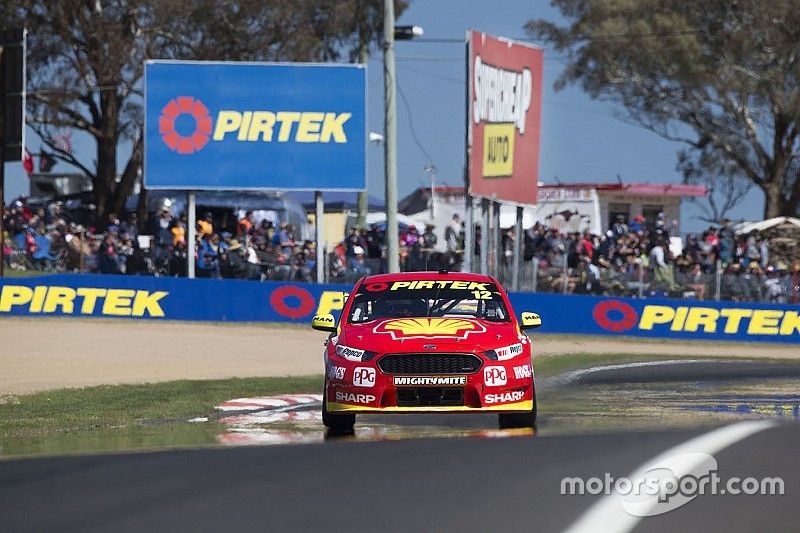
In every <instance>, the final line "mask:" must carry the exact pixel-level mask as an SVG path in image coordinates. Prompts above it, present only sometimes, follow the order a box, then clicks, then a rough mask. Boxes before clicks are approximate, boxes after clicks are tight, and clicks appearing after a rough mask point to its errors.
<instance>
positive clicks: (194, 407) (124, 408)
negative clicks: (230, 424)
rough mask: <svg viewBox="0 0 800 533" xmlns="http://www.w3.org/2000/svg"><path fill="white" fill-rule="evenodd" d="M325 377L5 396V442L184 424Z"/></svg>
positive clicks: (311, 388)
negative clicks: (156, 422)
mask: <svg viewBox="0 0 800 533" xmlns="http://www.w3.org/2000/svg"><path fill="white" fill-rule="evenodd" d="M321 389H322V376H302V377H287V378H232V379H219V380H202V381H189V380H181V381H167V382H164V383H147V384H143V385H101V386H97V387H86V388H82V389H58V390H52V391H45V392H38V393H34V394H28V395H24V396H14V397H6V398H4V401H3V403H1V404H0V438H2V439H6V438H20V437H22V438H25V437H37V436H46V435H53V434H63V433H75V432H82V431H97V430H109V429H117V428H121V427H129V426H134V425H139V421H141V420H148V419H160V420H176V419H177V420H180V419H188V418H192V417H196V416H202V415H207V414H209V413H211V412H212V411H213V410H214V406H215V405H217V404H218V403H220V402H223V401H225V400H230V399H232V398H237V397H242V396H267V395H272V394H285V393H300V392H318V391H320V390H321Z"/></svg>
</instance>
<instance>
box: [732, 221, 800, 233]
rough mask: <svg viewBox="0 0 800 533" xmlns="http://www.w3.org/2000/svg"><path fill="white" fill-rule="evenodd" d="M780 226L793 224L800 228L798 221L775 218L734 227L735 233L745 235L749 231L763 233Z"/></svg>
mask: <svg viewBox="0 0 800 533" xmlns="http://www.w3.org/2000/svg"><path fill="white" fill-rule="evenodd" d="M782 224H793V225H795V226H797V227H798V228H800V219H798V218H794V217H775V218H770V219H767V220H762V221H761V222H745V223H743V224H739V225H737V226H736V233H737V234H739V235H746V234H748V233H750V232H751V231H759V232H760V231H764V230H768V229H770V228H774V227H775V226H780V225H782Z"/></svg>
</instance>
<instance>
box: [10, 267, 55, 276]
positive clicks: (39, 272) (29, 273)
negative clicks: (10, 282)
mask: <svg viewBox="0 0 800 533" xmlns="http://www.w3.org/2000/svg"><path fill="white" fill-rule="evenodd" d="M51 274H55V272H44V271H42V270H13V269H11V268H8V267H6V269H5V272H4V274H3V275H4V276H5V277H7V278H33V277H36V276H49V275H51Z"/></svg>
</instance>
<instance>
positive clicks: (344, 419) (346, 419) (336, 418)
mask: <svg viewBox="0 0 800 533" xmlns="http://www.w3.org/2000/svg"><path fill="white" fill-rule="evenodd" d="M327 390H328V387H325V389H324V390H323V392H322V424H323V425H324V426H325V427H326V428H328V429H332V430H334V431H352V430H353V426H354V425H355V423H356V415H355V414H354V413H346V414H334V413H329V412H328V394H327Z"/></svg>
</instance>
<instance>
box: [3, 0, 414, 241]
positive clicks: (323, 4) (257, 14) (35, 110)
mask: <svg viewBox="0 0 800 533" xmlns="http://www.w3.org/2000/svg"><path fill="white" fill-rule="evenodd" d="M363 5H366V6H367V8H366V9H361V7H362V6H363ZM380 5H381V2H380V0H346V1H342V2H330V1H326V0H272V1H267V0H239V1H235V2H234V1H225V0H59V1H57V2H55V1H50V0H9V1H6V2H3V3H2V4H1V5H0V17H2V20H4V24H5V25H6V26H7V27H15V26H22V25H25V26H26V27H27V28H28V32H29V33H28V36H29V37H28V38H29V41H28V80H27V87H28V124H29V125H30V126H31V127H32V128H33V130H34V131H35V132H36V133H37V134H38V135H39V137H40V138H41V140H42V142H43V143H44V144H45V145H46V146H47V147H48V148H49V149H50V150H51V151H52V153H53V155H54V156H55V157H56V158H58V159H60V160H61V161H64V162H66V163H68V164H69V165H71V166H73V167H75V168H77V169H79V170H80V171H81V172H83V173H85V174H86V175H87V176H89V177H90V178H91V180H92V185H93V192H94V198H95V205H96V212H95V215H96V220H97V222H98V224H100V225H101V226H103V225H104V222H105V220H106V216H107V214H108V213H110V212H120V211H121V210H122V208H123V206H124V204H125V201H126V200H127V198H128V197H129V196H130V194H131V192H132V190H133V187H134V185H135V183H136V180H137V178H138V177H139V176H140V173H141V166H142V159H143V145H142V126H143V109H142V103H143V102H142V95H143V90H142V76H143V72H144V60H145V59H198V60H211V59H214V60H249V61H332V60H337V59H340V58H341V57H349V56H351V55H352V53H353V50H354V49H355V48H356V47H357V45H358V38H359V34H361V35H362V37H363V35H364V34H365V33H364V32H365V30H364V29H363V28H366V35H368V36H369V38H370V40H371V41H372V40H375V39H376V37H377V36H378V35H380V32H381V25H382V22H383V21H382V9H380V7H379V6H380ZM405 6H406V3H405V2H398V9H399V10H400V11H402V10H403V9H404V8H405ZM357 7H358V8H359V9H356V8H357ZM357 15H360V16H363V17H364V18H363V20H356V17H357ZM359 30H361V31H359ZM63 130H80V131H82V132H85V133H87V134H88V135H90V136H91V137H92V138H93V139H94V141H95V143H96V146H97V152H96V158H95V159H94V161H92V162H91V163H90V162H87V161H85V160H82V159H80V158H79V157H78V156H76V155H75V154H73V153H72V151H71V150H70V149H69V148H68V147H66V146H64V143H62V142H59V138H58V133H59V131H63ZM124 143H128V146H129V147H130V148H131V156H130V157H129V158H128V160H127V161H126V162H125V164H124V165H120V164H119V163H120V162H119V161H118V153H119V149H120V147H121V146H122V145H123V144H124ZM120 168H121V171H120Z"/></svg>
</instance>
